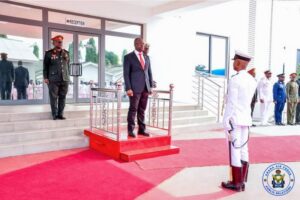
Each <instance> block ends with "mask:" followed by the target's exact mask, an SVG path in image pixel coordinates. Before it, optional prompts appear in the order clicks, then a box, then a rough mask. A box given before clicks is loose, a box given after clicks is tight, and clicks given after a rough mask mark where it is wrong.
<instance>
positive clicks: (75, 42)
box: [45, 27, 104, 103]
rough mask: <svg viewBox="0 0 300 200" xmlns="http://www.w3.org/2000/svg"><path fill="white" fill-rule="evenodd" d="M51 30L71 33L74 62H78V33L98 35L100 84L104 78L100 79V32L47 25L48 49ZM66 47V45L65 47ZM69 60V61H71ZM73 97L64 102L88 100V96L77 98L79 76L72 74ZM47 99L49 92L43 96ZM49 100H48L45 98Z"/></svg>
mask: <svg viewBox="0 0 300 200" xmlns="http://www.w3.org/2000/svg"><path fill="white" fill-rule="evenodd" d="M52 32H60V33H67V34H72V35H73V59H74V60H73V61H72V62H74V63H78V62H79V57H78V50H79V48H78V47H79V35H84V36H92V37H98V83H99V84H101V83H102V82H103V81H104V80H102V79H101V77H102V76H101V74H102V70H101V60H102V59H101V52H100V48H101V46H100V45H101V44H102V37H101V36H102V35H101V34H96V33H90V32H83V31H74V30H70V29H59V28H54V27H49V28H48V47H49V49H50V48H51V43H52V42H51V33H52ZM65 48H66V47H65ZM72 62H71V61H70V63H72ZM73 84H74V86H73V98H71V99H67V102H66V103H87V102H89V101H90V99H89V98H79V77H76V76H74V77H73ZM45 97H46V98H47V99H49V94H48V93H47V95H46V96H45ZM47 101H49V100H47Z"/></svg>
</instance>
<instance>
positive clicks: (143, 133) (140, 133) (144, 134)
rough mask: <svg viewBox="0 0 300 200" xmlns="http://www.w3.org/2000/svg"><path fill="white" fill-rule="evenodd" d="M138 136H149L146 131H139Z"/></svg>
mask: <svg viewBox="0 0 300 200" xmlns="http://www.w3.org/2000/svg"><path fill="white" fill-rule="evenodd" d="M138 134H139V135H143V136H146V137H149V136H150V134H149V133H147V132H146V131H139V133H138Z"/></svg>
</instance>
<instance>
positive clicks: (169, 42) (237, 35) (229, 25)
mask: <svg viewBox="0 0 300 200" xmlns="http://www.w3.org/2000/svg"><path fill="white" fill-rule="evenodd" d="M196 32H205V33H210V34H216V35H223V36H227V37H230V44H231V56H232V55H233V53H234V50H235V49H239V50H242V51H245V52H246V51H247V42H248V1H241V0H235V1H231V2H227V3H223V4H220V5H216V6H212V7H208V8H203V9H199V10H196V11H190V12H188V13H183V14H180V16H179V15H177V16H174V15H173V16H165V17H163V18H161V19H153V20H152V21H150V22H149V23H148V24H147V42H149V43H150V44H151V47H150V56H151V62H152V68H153V73H154V79H155V80H156V81H157V82H158V86H159V88H162V89H165V88H167V87H168V84H169V83H174V84H175V100H177V101H183V102H192V76H193V73H194V69H195V66H196V65H197V64H199V61H198V56H197V53H198V52H197V45H196V40H197V38H196V37H197V36H196ZM231 72H232V70H231ZM232 73H233V72H232Z"/></svg>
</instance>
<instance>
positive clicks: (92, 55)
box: [85, 38, 99, 63]
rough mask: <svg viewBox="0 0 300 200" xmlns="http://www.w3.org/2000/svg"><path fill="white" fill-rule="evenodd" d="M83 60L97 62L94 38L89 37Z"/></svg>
mask: <svg viewBox="0 0 300 200" xmlns="http://www.w3.org/2000/svg"><path fill="white" fill-rule="evenodd" d="M85 61H86V62H92V63H98V61H99V56H98V53H97V48H96V42H95V39H94V38H90V39H89V41H88V42H87V44H86V54H85Z"/></svg>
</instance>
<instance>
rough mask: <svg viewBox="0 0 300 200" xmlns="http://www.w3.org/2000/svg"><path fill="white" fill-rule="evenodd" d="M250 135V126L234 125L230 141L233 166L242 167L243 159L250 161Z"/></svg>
mask: <svg viewBox="0 0 300 200" xmlns="http://www.w3.org/2000/svg"><path fill="white" fill-rule="evenodd" d="M248 136H249V127H248V126H236V125H233V130H232V131H231V142H229V145H230V155H229V156H230V161H231V163H230V164H231V166H234V167H241V166H242V163H241V161H246V162H249V153H248V139H249V137H248Z"/></svg>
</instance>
